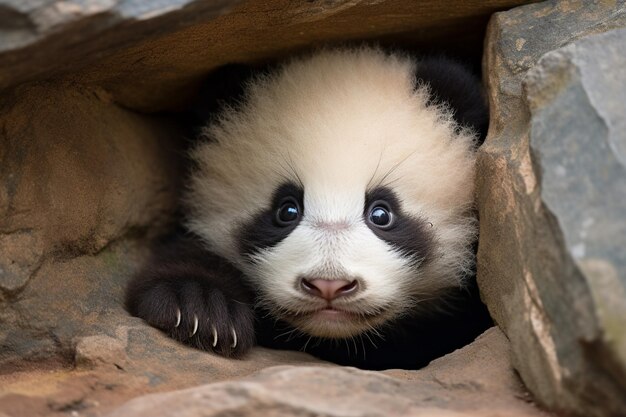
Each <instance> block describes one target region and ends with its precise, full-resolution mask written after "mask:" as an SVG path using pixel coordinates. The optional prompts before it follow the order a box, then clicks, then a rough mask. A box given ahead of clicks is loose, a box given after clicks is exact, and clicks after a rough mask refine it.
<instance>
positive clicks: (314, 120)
mask: <svg viewBox="0 0 626 417" xmlns="http://www.w3.org/2000/svg"><path fill="white" fill-rule="evenodd" d="M416 65H418V64H415V63H414V62H413V61H411V60H409V59H407V58H403V57H401V56H395V55H386V54H384V53H382V52H380V51H378V50H374V49H361V50H336V51H326V52H322V53H318V54H317V55H314V56H312V57H310V58H306V59H302V60H296V61H292V62H291V63H288V64H286V65H285V66H284V67H283V68H282V69H281V70H280V71H278V72H277V73H276V74H274V75H272V76H267V77H265V78H259V79H257V80H255V81H254V82H252V83H251V84H250V85H248V94H247V96H246V100H245V102H244V103H243V104H242V105H241V106H240V107H239V108H237V109H227V110H226V111H225V112H223V114H222V115H221V117H220V118H219V119H218V120H217V121H216V122H214V123H212V124H210V125H209V126H207V128H206V129H205V136H207V137H208V138H209V139H210V140H209V141H206V142H205V143H203V144H201V145H200V146H198V147H197V148H196V149H195V151H194V154H193V157H194V159H195V161H196V162H197V166H198V170H197V171H196V172H195V173H194V175H193V176H192V178H191V186H190V191H189V193H188V195H187V203H188V206H189V209H190V210H189V211H190V216H189V221H188V225H189V228H190V229H191V230H192V231H194V232H195V233H196V234H198V235H199V236H200V237H202V238H203V240H204V241H205V242H206V244H207V246H208V248H209V249H210V250H211V251H213V252H215V253H216V254H218V255H220V256H223V257H224V258H226V259H228V260H230V261H231V262H232V263H233V264H235V265H236V266H237V267H239V268H240V269H241V270H242V271H243V272H244V273H245V275H246V276H247V278H248V279H249V280H250V283H251V285H252V286H253V287H254V288H255V289H256V290H257V293H258V302H259V303H260V304H261V305H262V306H263V307H265V308H266V309H267V310H269V312H270V313H271V314H272V315H274V316H275V317H276V318H279V319H282V320H285V321H287V322H289V323H291V324H292V325H294V326H295V327H297V328H298V329H300V330H301V331H303V332H305V333H308V334H310V335H313V336H320V337H329V338H344V337H350V336H354V335H357V334H359V333H363V332H366V331H368V330H372V329H375V328H377V327H378V326H380V325H382V324H383V323H386V322H388V321H390V320H392V319H394V318H396V317H398V316H401V315H403V314H407V313H409V312H411V311H415V310H416V309H418V308H419V305H420V302H421V301H424V300H430V299H432V298H433V297H437V296H439V295H440V294H441V293H443V292H445V291H446V290H447V289H450V288H451V287H455V286H456V287H458V286H460V285H462V277H463V275H464V274H465V273H466V272H467V270H469V269H470V268H471V266H472V262H473V255H472V252H471V248H470V247H471V243H472V242H473V241H474V239H475V234H476V227H475V220H474V218H473V216H472V214H471V205H472V200H473V198H472V197H473V178H474V152H473V149H472V146H473V140H474V137H473V133H472V132H469V131H467V130H464V129H459V127H458V126H457V125H456V124H455V123H454V121H453V120H452V117H451V115H450V114H449V113H448V112H447V110H446V109H445V108H443V107H441V106H434V105H431V104H430V102H431V100H430V92H429V90H428V88H427V87H425V86H418V85H416V84H415V81H414V79H415V77H414V73H415V66H416Z"/></svg>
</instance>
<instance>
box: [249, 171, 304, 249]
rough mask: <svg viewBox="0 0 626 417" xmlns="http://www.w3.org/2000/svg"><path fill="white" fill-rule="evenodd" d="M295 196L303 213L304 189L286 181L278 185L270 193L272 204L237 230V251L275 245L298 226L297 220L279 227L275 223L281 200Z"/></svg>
mask: <svg viewBox="0 0 626 417" xmlns="http://www.w3.org/2000/svg"><path fill="white" fill-rule="evenodd" d="M287 197H292V198H295V199H296V201H297V202H298V204H300V208H301V210H302V212H301V213H300V215H302V214H304V213H303V210H304V190H303V189H302V188H301V187H299V186H298V185H296V184H294V183H291V182H288V183H285V184H282V185H281V186H279V187H278V188H277V189H276V190H275V191H274V194H273V195H272V204H271V206H270V207H268V208H267V209H266V210H263V211H261V212H259V213H257V214H256V215H255V216H254V217H252V219H250V221H248V222H247V223H246V224H245V225H244V226H243V227H242V228H241V229H240V232H239V251H240V252H241V253H242V254H244V255H251V254H253V253H255V252H258V251H259V250H261V249H265V248H269V247H272V246H275V245H277V244H278V243H280V242H281V241H282V240H283V239H285V238H286V237H287V236H289V234H290V233H291V232H293V230H294V229H295V228H296V226H298V223H299V222H295V223H293V224H290V225H289V226H284V227H280V226H278V225H277V224H276V221H275V219H276V212H277V210H278V208H279V206H280V204H281V202H282V201H283V200H284V199H285V198H287Z"/></svg>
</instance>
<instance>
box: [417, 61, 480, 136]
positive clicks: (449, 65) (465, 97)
mask: <svg viewBox="0 0 626 417" xmlns="http://www.w3.org/2000/svg"><path fill="white" fill-rule="evenodd" d="M415 77H416V79H417V85H421V84H428V85H430V90H431V93H432V97H431V102H432V103H433V104H434V103H441V102H445V103H447V104H448V106H450V108H451V109H452V111H453V112H454V119H455V120H456V121H457V122H458V123H459V124H460V125H461V126H468V127H472V128H474V129H475V130H476V131H477V132H478V133H479V135H480V139H479V141H478V143H477V145H480V144H481V143H482V142H483V141H484V140H485V136H486V135H487V127H488V125H489V113H488V110H487V105H486V103H485V99H484V97H483V95H482V88H481V83H480V80H479V79H478V77H476V76H475V75H474V74H472V73H471V72H470V71H469V70H468V69H467V68H466V67H465V66H463V65H461V64H459V63H458V62H456V61H454V60H452V59H449V58H446V57H429V58H425V59H424V60H422V61H420V62H419V63H418V64H417V70H416V73H415Z"/></svg>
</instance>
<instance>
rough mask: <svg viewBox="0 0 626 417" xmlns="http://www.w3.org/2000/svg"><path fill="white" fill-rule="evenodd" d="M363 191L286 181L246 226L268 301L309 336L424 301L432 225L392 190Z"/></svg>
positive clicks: (351, 330)
mask: <svg viewBox="0 0 626 417" xmlns="http://www.w3.org/2000/svg"><path fill="white" fill-rule="evenodd" d="M360 188H361V190H352V191H349V190H346V191H345V192H341V193H337V194H331V193H329V192H324V193H323V194H322V195H320V194H319V193H318V194H317V195H316V194H315V193H314V192H313V191H312V192H311V193H310V194H311V195H310V196H309V193H307V191H306V190H307V187H306V184H295V183H285V184H282V185H281V186H279V187H278V188H277V189H276V191H275V192H274V195H273V197H272V200H271V204H270V205H269V206H268V208H267V209H266V210H263V211H261V212H259V213H258V214H257V215H256V216H254V217H253V218H251V219H250V220H249V221H248V222H247V223H246V224H245V225H244V226H243V227H242V229H241V232H240V233H241V234H240V238H239V239H240V240H239V242H240V251H241V253H242V255H243V256H244V258H245V259H247V261H245V262H244V263H243V265H244V266H243V269H244V270H245V272H246V274H247V275H248V276H249V277H251V278H253V279H254V282H255V285H256V284H260V285H258V289H259V292H260V298H259V302H260V303H261V304H262V305H263V306H264V307H265V308H266V309H267V310H269V311H270V312H271V313H272V314H273V315H274V316H276V317H279V318H281V319H283V320H286V321H289V322H290V323H291V324H293V325H295V326H296V327H297V328H299V329H301V330H303V331H305V332H306V333H308V334H310V335H314V336H323V337H348V336H353V335H355V334H359V333H362V332H364V331H367V330H368V329H372V328H376V327H377V326H378V325H380V324H382V323H383V322H385V321H387V320H389V319H391V318H393V317H395V316H397V315H399V314H402V312H404V311H406V310H407V309H410V307H412V306H413V304H414V303H416V302H417V301H418V298H416V296H417V295H418V294H419V286H420V284H419V280H420V272H421V271H422V270H423V269H425V265H426V263H427V262H428V261H429V258H430V255H431V250H432V245H433V239H434V236H433V233H431V229H432V227H433V225H432V224H431V223H429V222H428V221H427V220H425V219H422V218H420V217H417V216H414V215H411V214H408V213H406V212H405V211H404V210H403V208H402V206H401V202H400V199H399V198H398V196H397V195H396V193H395V192H394V191H393V190H392V189H390V188H387V187H381V186H378V187H375V188H371V189H369V190H367V189H366V184H364V186H363V187H360ZM358 191H361V192H358ZM348 192H349V194H348Z"/></svg>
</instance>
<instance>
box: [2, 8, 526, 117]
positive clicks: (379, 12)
mask: <svg viewBox="0 0 626 417" xmlns="http://www.w3.org/2000/svg"><path fill="white" fill-rule="evenodd" d="M527 2H528V0H486V1H485V0H482V1H481V0H465V1H462V0H455V1H448V2H443V3H442V2H440V1H436V0H430V1H420V2H402V1H391V0H312V1H306V2H299V1H296V2H294V1H291V0H273V1H271V2H267V1H264V0H247V1H242V0H212V1H203V0H161V1H144V0H127V1H112V0H72V1H53V0H46V1H22V0H0V90H1V89H5V88H8V87H11V86H14V85H17V84H20V83H24V82H27V81H32V80H37V79H41V78H45V79H49V78H51V77H54V78H57V79H58V78H63V79H69V80H71V81H79V82H81V83H94V84H97V85H98V86H100V87H102V88H105V89H106V90H107V91H108V92H109V93H111V95H112V98H113V100H114V101H115V102H116V103H120V104H122V105H124V106H125V107H127V108H132V109H138V110H141V111H158V110H164V109H176V108H179V107H180V106H181V105H183V104H184V103H185V102H188V100H189V99H190V98H192V97H193V96H195V95H196V94H197V92H198V84H199V83H200V82H201V81H202V79H203V77H204V76H205V75H206V74H207V73H208V72H209V71H210V70H212V69H214V68H216V67H217V66H220V65H223V64H226V63H231V62H249V63H254V62H258V61H260V60H273V59H276V58H277V57H283V56H285V55H287V54H289V53H292V52H296V51H301V50H305V49H307V48H310V47H311V46H315V45H320V44H323V43H336V42H343V41H352V40H361V39H376V40H379V41H383V42H386V43H391V44H393V45H399V44H402V45H409V46H415V45H417V46H421V47H425V48H426V49H427V50H431V49H432V48H433V46H442V45H443V46H445V48H447V49H453V50H456V51H459V52H460V53H461V54H464V53H465V54H467V53H468V52H469V56H472V57H473V56H477V53H476V52H478V51H479V49H480V47H481V45H482V39H483V32H484V25H485V23H486V22H487V19H488V17H489V15H490V14H491V13H493V12H494V11H497V10H503V9H506V8H510V7H513V6H515V5H517V4H524V3H527Z"/></svg>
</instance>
